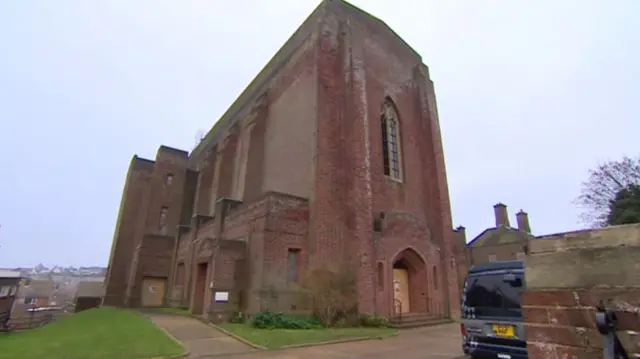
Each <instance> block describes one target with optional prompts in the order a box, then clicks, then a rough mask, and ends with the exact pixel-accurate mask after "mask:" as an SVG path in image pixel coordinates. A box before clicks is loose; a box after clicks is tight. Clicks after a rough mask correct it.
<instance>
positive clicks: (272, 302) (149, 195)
mask: <svg viewBox="0 0 640 359" xmlns="http://www.w3.org/2000/svg"><path fill="white" fill-rule="evenodd" d="M454 241H455V239H454V233H453V230H452V224H451V209H450V203H449V192H448V188H447V177H446V170H445V160H444V154H443V148H442V141H441V134H440V126H439V120H438V111H437V109H436V99H435V93H434V85H433V82H432V81H431V79H430V76H429V70H428V68H427V66H425V65H424V64H423V63H422V58H421V57H420V55H419V54H418V53H416V51H415V50H413V49H412V48H411V47H410V46H409V45H407V44H406V43H405V42H404V41H403V40H402V39H401V38H400V37H398V35H396V34H395V33H394V32H393V30H391V29H390V28H389V27H388V26H387V25H386V24H385V23H383V22H382V21H380V20H378V19H377V18H375V17H373V16H371V15H369V14H367V13H365V12H363V11H362V10H360V9H357V8H355V7H354V6H352V5H350V4H348V3H346V2H344V1H341V0H324V1H322V3H321V4H320V5H319V6H318V7H317V8H316V10H315V11H314V12H313V13H312V14H311V15H310V16H309V17H308V18H307V20H306V21H305V22H304V23H303V24H302V25H301V26H300V27H299V28H298V30H297V31H296V32H295V33H294V34H293V36H292V37H291V38H290V39H289V40H288V41H287V42H286V44H285V45H284V46H283V47H282V48H281V49H280V50H279V51H278V52H277V53H276V54H275V56H274V57H273V58H272V59H271V60H270V61H269V63H268V64H267V65H266V66H265V67H264V69H263V70H262V71H261V72H260V73H259V74H258V75H257V77H256V78H255V79H254V80H253V81H252V82H251V83H250V84H249V86H248V87H247V88H246V89H245V90H244V92H243V93H242V94H240V96H239V97H238V99H237V100H236V101H235V102H234V103H233V104H232V105H231V107H229V109H228V110H227V112H226V113H225V114H224V115H223V116H222V117H221V118H220V119H219V120H218V121H217V122H216V124H215V125H214V126H213V128H212V129H211V130H210V131H209V132H208V134H207V135H206V136H205V137H204V139H203V140H202V141H201V142H200V143H199V145H198V146H197V147H196V148H195V149H194V150H193V151H192V152H191V153H187V152H186V151H182V150H178V149H173V148H169V147H165V146H160V148H159V149H158V151H157V154H156V157H155V159H154V160H149V159H144V158H140V157H138V156H133V159H132V160H131V164H130V167H129V171H128V173H127V177H126V184H125V186H124V191H123V196H122V202H121V205H120V211H119V214H118V219H117V224H116V229H115V234H114V239H113V245H112V251H111V257H110V261H109V268H108V273H107V278H106V283H105V285H106V294H105V297H104V305H115V306H133V307H137V306H161V305H176V306H185V307H188V308H189V309H190V310H191V311H192V312H193V313H194V314H201V315H203V316H205V317H209V318H210V319H211V320H215V319H220V318H221V316H222V315H228V313H231V312H233V311H244V312H248V313H255V312H257V311H260V310H265V309H271V310H282V311H295V310H304V309H307V304H305V303H306V302H305V300H303V299H302V296H301V295H300V293H299V291H296V290H295V289H293V288H295V287H296V285H298V284H299V282H300V281H301V280H302V279H301V278H303V276H304V273H305V272H307V271H308V270H309V268H313V267H314V266H318V265H321V264H327V263H350V264H351V265H352V268H353V270H354V271H355V272H356V278H357V293H358V310H359V311H360V312H361V313H369V314H377V315H384V316H393V315H394V314H398V313H399V312H402V313H407V312H410V313H425V314H429V315H432V316H439V317H450V316H453V317H456V316H457V315H458V313H459V285H458V279H457V264H456V260H455V258H456V253H454V251H455V247H456V246H455V245H454V243H453V242H454Z"/></svg>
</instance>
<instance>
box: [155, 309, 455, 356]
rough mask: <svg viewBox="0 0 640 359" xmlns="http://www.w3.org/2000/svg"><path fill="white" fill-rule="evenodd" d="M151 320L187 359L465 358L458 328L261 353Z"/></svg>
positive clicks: (189, 322)
mask: <svg viewBox="0 0 640 359" xmlns="http://www.w3.org/2000/svg"><path fill="white" fill-rule="evenodd" d="M149 317H150V318H151V320H152V321H153V322H154V323H156V325H158V326H159V327H161V328H164V329H165V330H167V331H168V332H169V333H171V335H173V336H174V337H175V338H176V339H178V340H180V341H181V342H182V343H183V344H184V346H185V347H186V348H187V350H189V352H190V353H191V354H190V356H189V357H188V359H196V358H197V359H205V358H211V359H213V358H226V357H229V358H232V359H275V358H278V359H356V358H367V359H387V358H402V359H454V358H459V357H460V356H462V349H461V347H460V325H459V324H445V325H439V326H434V327H427V328H417V329H405V330H401V331H400V333H399V334H398V335H397V336H395V337H392V338H388V339H383V340H375V339H374V340H365V341H360V342H351V343H341V344H329V345H321V346H315V347H306V348H297V349H286V350H275V351H261V350H257V349H254V348H252V347H250V346H248V345H246V344H244V343H242V342H240V341H237V340H235V339H233V338H231V337H228V336H226V335H225V334H223V333H221V332H220V331H218V330H216V329H215V328H213V327H211V326H208V325H206V324H204V323H202V322H200V321H198V320H196V319H193V318H188V317H181V316H167V315H150V316H149Z"/></svg>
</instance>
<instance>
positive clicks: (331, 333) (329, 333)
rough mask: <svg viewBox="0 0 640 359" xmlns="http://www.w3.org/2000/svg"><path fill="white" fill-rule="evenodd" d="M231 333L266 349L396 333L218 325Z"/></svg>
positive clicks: (350, 329)
mask: <svg viewBox="0 0 640 359" xmlns="http://www.w3.org/2000/svg"><path fill="white" fill-rule="evenodd" d="M220 326H221V327H222V328H224V329H226V330H228V331H230V332H231V333H233V334H235V335H237V336H239V337H242V338H244V339H246V340H248V341H250V342H252V343H254V344H258V345H261V346H263V347H265V348H267V349H279V348H282V347H283V346H288V345H296V344H308V343H320V342H326V341H331V340H339V339H347V338H362V337H369V338H379V337H388V336H390V335H392V334H393V333H395V332H396V330H395V329H391V328H322V329H299V330H295V329H257V328H253V327H251V326H249V325H247V324H231V323H226V324H222V325H220Z"/></svg>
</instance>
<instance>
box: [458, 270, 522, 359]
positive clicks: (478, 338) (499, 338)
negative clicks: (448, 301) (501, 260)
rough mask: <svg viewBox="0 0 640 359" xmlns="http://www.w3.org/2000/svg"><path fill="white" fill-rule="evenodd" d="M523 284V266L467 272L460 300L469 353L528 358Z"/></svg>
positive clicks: (506, 358)
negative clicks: (523, 319)
mask: <svg viewBox="0 0 640 359" xmlns="http://www.w3.org/2000/svg"><path fill="white" fill-rule="evenodd" d="M524 286H525V283H524V271H523V270H520V269H516V270H497V271H488V272H477V273H470V274H469V275H468V276H467V279H466V282H465V287H464V293H463V296H462V298H463V299H462V303H461V304H462V313H461V314H462V315H461V316H462V320H461V324H462V325H463V335H464V338H463V349H464V350H465V352H466V353H468V354H472V356H475V355H477V357H479V358H482V357H484V356H483V355H489V356H488V357H493V358H495V357H498V358H504V359H521V358H527V351H526V341H525V336H524V328H523V326H522V309H521V306H520V292H521V291H522V290H523V289H524ZM474 354H475V355H474Z"/></svg>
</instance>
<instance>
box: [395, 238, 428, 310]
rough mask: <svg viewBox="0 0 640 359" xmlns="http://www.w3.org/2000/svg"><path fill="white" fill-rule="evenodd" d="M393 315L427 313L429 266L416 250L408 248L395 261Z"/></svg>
mask: <svg viewBox="0 0 640 359" xmlns="http://www.w3.org/2000/svg"><path fill="white" fill-rule="evenodd" d="M392 263H393V269H392V270H393V276H392V280H393V285H392V287H391V288H392V298H393V313H394V314H396V315H397V314H403V313H412V312H413V313H416V312H426V311H427V288H428V287H427V264H426V263H425V261H424V259H423V258H422V256H421V255H419V254H418V253H417V252H416V251H415V250H414V249H412V248H407V249H405V250H403V251H401V252H400V253H398V255H396V257H395V258H394V260H393V262H392Z"/></svg>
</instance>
